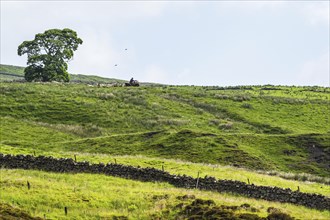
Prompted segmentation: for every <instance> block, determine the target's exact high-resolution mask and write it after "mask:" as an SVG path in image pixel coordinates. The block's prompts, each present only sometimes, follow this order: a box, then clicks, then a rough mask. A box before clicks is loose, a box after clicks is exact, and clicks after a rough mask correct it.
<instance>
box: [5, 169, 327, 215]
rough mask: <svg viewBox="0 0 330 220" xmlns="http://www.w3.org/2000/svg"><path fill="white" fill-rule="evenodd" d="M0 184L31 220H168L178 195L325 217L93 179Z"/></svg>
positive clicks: (19, 178) (13, 177) (59, 177)
mask: <svg viewBox="0 0 330 220" xmlns="http://www.w3.org/2000/svg"><path fill="white" fill-rule="evenodd" d="M27 181H29V183H30V185H31V189H30V190H28V188H27V186H26V182H27ZM0 182H1V188H2V193H1V200H2V201H5V202H7V203H10V204H11V205H12V206H19V207H21V208H23V209H24V210H27V211H28V212H29V213H30V214H31V215H33V216H39V217H44V214H45V215H46V218H51V219H73V218H74V219H100V218H109V219H111V217H113V216H128V217H129V218H130V219H150V218H151V216H157V217H162V219H173V218H174V216H175V215H176V213H177V212H178V210H177V209H176V208H175V206H176V205H178V204H179V203H182V201H180V200H179V199H178V198H177V197H178V196H183V195H194V196H196V197H197V198H201V199H212V200H214V201H215V202H216V204H217V205H231V206H233V205H236V206H240V205H242V204H244V203H248V204H250V205H251V206H252V207H254V208H256V209H257V210H258V212H256V213H254V214H257V215H259V216H263V217H264V216H267V208H268V207H275V208H277V209H280V210H281V211H283V212H285V213H288V214H290V215H291V216H294V217H296V218H299V219H306V218H308V219H327V217H328V216H329V211H323V212H320V211H316V210H311V209H307V208H304V207H301V206H294V205H290V204H281V203H275V202H266V201H258V200H255V199H248V198H243V197H236V196H234V195H229V194H223V193H222V194H219V193H214V192H212V193H211V192H207V191H198V190H185V189H178V188H173V187H171V186H170V185H168V184H164V183H143V182H138V181H131V180H125V179H120V178H114V177H109V176H103V175H94V174H93V175H91V174H75V175H72V174H54V173H47V172H41V171H29V172H26V171H24V170H1V180H0ZM50 183H51V184H50ZM190 202H191V201H190ZM184 203H189V201H186V202H184ZM64 207H68V209H67V210H68V215H67V216H65V215H64ZM239 212H243V213H247V212H249V211H248V210H241V211H239ZM250 213H251V212H250ZM156 219H159V218H156Z"/></svg>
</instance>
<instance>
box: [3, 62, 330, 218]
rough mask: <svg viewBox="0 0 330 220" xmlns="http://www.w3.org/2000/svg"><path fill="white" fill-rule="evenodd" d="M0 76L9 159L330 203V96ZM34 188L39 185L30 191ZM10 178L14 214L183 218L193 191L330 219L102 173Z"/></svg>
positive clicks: (295, 212) (7, 195) (307, 90)
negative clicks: (222, 182)
mask: <svg viewBox="0 0 330 220" xmlns="http://www.w3.org/2000/svg"><path fill="white" fill-rule="evenodd" d="M0 67H1V68H0V72H1V73H9V74H11V75H8V74H7V75H5V74H0V76H1V78H0V80H1V81H2V83H1V84H0V91H1V96H0V102H1V105H0V120H1V126H0V153H5V154H36V155H48V156H54V157H71V158H72V157H73V156H74V155H76V156H77V159H78V161H83V160H85V161H90V162H93V163H99V162H104V163H107V162H114V161H115V160H116V162H117V163H122V164H128V165H133V166H141V167H155V168H157V169H161V168H162V167H164V168H165V170H166V171H168V172H170V173H174V174H186V175H191V176H194V177H196V175H197V173H198V172H199V173H200V175H201V176H204V175H208V176H214V177H216V178H219V179H232V180H240V181H243V182H247V181H250V182H251V183H254V184H256V185H266V186H278V187H282V188H291V189H292V190H296V189H297V187H298V186H299V188H300V190H301V191H302V192H308V193H318V194H323V195H326V196H329V195H330V188H329V182H330V181H329V178H327V177H329V174H330V167H329V163H328V161H329V160H330V123H329V117H330V88H324V87H294V86H291V87H288V86H272V85H264V86H236V87H216V86H214V87H210V86H208V87H201V86H199V87H198V86H168V85H153V84H142V85H143V86H141V87H138V88H128V87H102V86H101V87H99V86H97V85H95V83H114V82H119V83H122V82H123V81H121V80H116V79H105V78H101V77H94V76H84V75H80V76H78V75H72V77H73V78H74V77H77V78H76V82H75V83H67V84H63V83H20V82H4V81H12V80H15V79H17V77H19V76H22V75H23V70H24V68H22V67H15V66H9V65H1V66H0ZM77 82H80V83H77ZM266 173H271V174H272V175H274V176H271V175H267V174H266ZM280 176H282V177H283V178H281V177H280ZM285 178H286V179H285ZM27 180H28V181H29V182H31V184H32V186H37V188H34V187H32V189H31V190H29V191H26V190H27V189H26V181H27ZM0 181H1V185H0V187H1V189H2V192H3V193H1V196H0V203H2V204H4V205H3V206H2V205H1V206H0V214H1V207H7V205H11V206H13V207H14V208H15V207H18V208H21V209H23V210H25V211H27V212H28V213H30V214H31V215H32V216H39V217H42V218H43V217H44V214H45V215H46V217H47V218H51V219H63V218H67V219H70V218H71V217H72V216H73V215H74V216H76V217H75V218H77V219H100V218H102V217H104V218H106V217H108V218H110V219H112V218H113V217H114V216H126V217H128V218H129V219H150V218H152V217H155V219H157V218H156V217H157V216H158V217H162V218H163V219H173V218H175V216H177V215H178V213H179V212H180V211H179V210H178V209H175V208H174V207H175V206H176V205H178V204H179V203H180V202H182V201H179V200H178V199H177V197H178V196H182V195H186V194H189V195H190V194H192V195H195V196H196V198H202V199H212V200H214V201H215V202H216V204H217V205H236V206H240V205H242V204H244V203H249V204H251V205H252V206H253V207H256V208H257V209H258V210H260V212H257V215H259V216H262V217H265V216H267V215H268V214H269V213H267V212H266V211H267V208H268V207H271V206H273V207H276V208H279V209H280V210H282V211H283V212H285V213H288V214H289V215H292V216H294V217H296V218H298V219H306V218H305V217H306V213H308V214H307V215H308V216H307V217H308V218H307V219H327V218H328V217H329V212H320V211H316V210H309V209H306V208H303V207H299V206H294V205H287V204H280V203H269V202H265V201H263V200H253V199H248V198H244V197H238V196H235V195H229V194H218V193H211V192H203V191H202V192H201V191H197V190H183V189H176V188H173V187H172V186H170V185H168V184H162V183H142V182H136V181H130V180H124V179H120V178H113V177H107V176H102V175H89V174H75V175H69V174H54V173H46V172H41V171H23V170H6V169H1V180H0ZM323 183H326V184H323ZM17 192H19V193H17ZM50 195H53V196H50ZM165 195H167V196H165ZM155 198H156V200H155ZM84 200H88V201H89V202H85V201H84ZM189 201H190V200H189ZM187 202H188V201H187ZM190 202H191V201H190ZM64 206H68V207H69V215H68V216H65V215H64V210H63V208H64ZM48 209H49V210H50V211H48ZM245 211H247V212H249V211H248V210H240V211H239V212H245ZM239 212H238V213H239Z"/></svg>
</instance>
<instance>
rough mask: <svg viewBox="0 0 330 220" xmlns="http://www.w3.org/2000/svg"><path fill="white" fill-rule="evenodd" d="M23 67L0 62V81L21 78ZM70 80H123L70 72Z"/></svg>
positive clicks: (106, 81) (95, 81)
mask: <svg viewBox="0 0 330 220" xmlns="http://www.w3.org/2000/svg"><path fill="white" fill-rule="evenodd" d="M23 77H24V67H20V66H12V65H4V64H0V82H4V81H14V80H22V79H23ZM70 80H71V82H75V83H89V84H96V83H123V82H125V81H124V80H119V79H109V78H104V77H100V76H93V75H81V74H70Z"/></svg>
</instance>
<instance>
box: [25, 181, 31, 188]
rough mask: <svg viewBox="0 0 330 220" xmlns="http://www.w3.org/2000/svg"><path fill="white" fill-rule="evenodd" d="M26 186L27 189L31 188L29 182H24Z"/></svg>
mask: <svg viewBox="0 0 330 220" xmlns="http://www.w3.org/2000/svg"><path fill="white" fill-rule="evenodd" d="M26 184H27V188H28V189H30V188H31V185H30V182H29V181H26Z"/></svg>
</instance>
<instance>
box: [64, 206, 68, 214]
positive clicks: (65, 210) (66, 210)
mask: <svg viewBox="0 0 330 220" xmlns="http://www.w3.org/2000/svg"><path fill="white" fill-rule="evenodd" d="M64 213H65V215H68V208H67V207H66V206H65V207H64Z"/></svg>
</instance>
